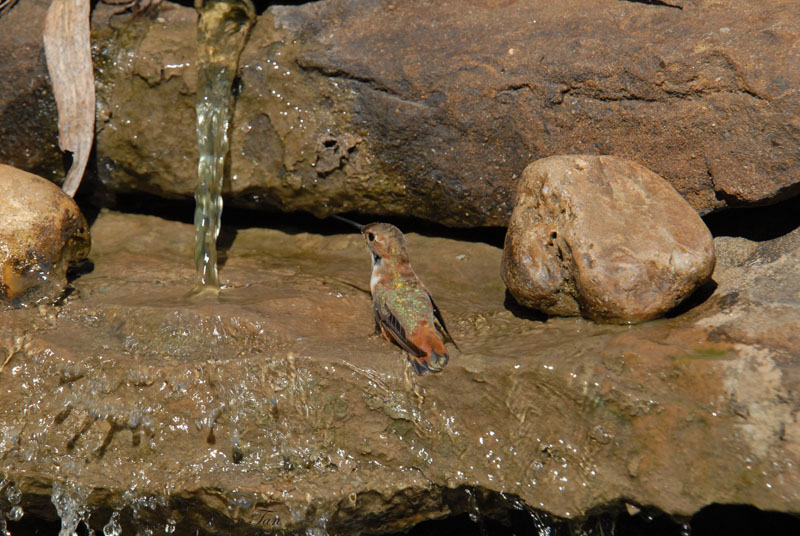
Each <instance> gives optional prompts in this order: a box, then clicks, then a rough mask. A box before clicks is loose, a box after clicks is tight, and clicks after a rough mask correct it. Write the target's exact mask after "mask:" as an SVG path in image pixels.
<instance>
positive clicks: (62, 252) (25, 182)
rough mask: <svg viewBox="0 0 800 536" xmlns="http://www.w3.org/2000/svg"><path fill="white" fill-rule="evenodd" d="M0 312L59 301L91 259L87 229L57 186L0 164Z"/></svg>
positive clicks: (67, 197) (71, 201) (73, 202)
mask: <svg viewBox="0 0 800 536" xmlns="http://www.w3.org/2000/svg"><path fill="white" fill-rule="evenodd" d="M0 191H2V192H3V195H2V196H0V310H2V309H7V308H18V307H26V306H29V305H36V304H39V303H44V302H46V301H48V300H52V299H54V298H56V297H57V296H58V295H59V294H60V293H61V292H62V291H63V289H64V287H65V286H66V284H67V279H66V273H67V268H68V267H69V265H70V264H73V263H77V262H79V261H81V260H83V259H85V258H86V257H87V256H88V255H89V250H90V248H91V239H90V236H89V225H88V223H87V222H86V218H84V216H83V214H82V213H81V211H80V209H79V208H78V205H76V204H75V201H73V200H72V198H71V197H70V196H68V195H67V194H65V193H64V192H62V191H61V189H60V188H58V187H57V186H56V185H55V184H53V183H51V182H50V181H48V180H46V179H43V178H41V177H39V176H37V175H33V174H31V173H27V172H25V171H22V170H20V169H17V168H14V167H11V166H6V165H3V164H0Z"/></svg>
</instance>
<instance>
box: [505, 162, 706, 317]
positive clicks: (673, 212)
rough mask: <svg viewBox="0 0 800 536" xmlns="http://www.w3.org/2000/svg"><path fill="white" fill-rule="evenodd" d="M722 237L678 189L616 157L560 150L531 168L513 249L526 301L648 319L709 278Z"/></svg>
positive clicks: (509, 267) (508, 277) (553, 309)
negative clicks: (718, 237)
mask: <svg viewBox="0 0 800 536" xmlns="http://www.w3.org/2000/svg"><path fill="white" fill-rule="evenodd" d="M713 270H714V243H713V241H712V238H711V233H710V232H709V231H708V229H707V228H706V226H705V224H704V223H703V220H701V219H700V217H699V216H698V215H697V213H696V212H695V211H694V209H692V207H690V206H689V204H688V203H687V202H686V201H685V200H684V199H683V198H681V196H680V195H678V193H677V192H676V191H675V189H674V188H672V186H670V185H669V183H667V182H666V181H664V180H663V179H662V178H661V177H659V176H658V175H656V174H655V173H653V172H651V171H649V170H648V169H646V168H644V167H643V166H641V165H639V164H636V163H635V162H631V161H628V160H624V159H620V158H615V157H613V156H587V155H582V156H553V157H550V158H544V159H542V160H538V161H536V162H534V163H532V164H531V165H530V166H528V167H527V168H525V171H524V172H523V174H522V179H521V181H520V183H519V191H518V192H517V204H516V206H515V208H514V212H513V214H512V216H511V221H510V223H509V227H508V231H507V234H506V241H505V249H504V254H503V267H502V274H503V280H504V281H505V282H506V285H507V287H508V289H509V291H510V292H511V294H512V295H513V296H514V298H516V300H517V301H518V302H520V303H521V304H523V305H525V306H527V307H531V308H534V309H538V310H540V311H543V312H545V313H547V314H551V315H577V314H581V315H583V316H585V317H586V318H591V319H593V320H596V321H599V322H640V321H643V320H649V319H651V318H655V317H657V316H660V315H662V314H664V313H665V312H667V311H668V310H670V309H672V308H673V307H675V306H676V305H677V304H679V303H680V302H681V301H682V300H683V299H684V298H686V297H687V296H689V295H690V294H691V293H692V292H694V291H695V290H696V289H697V288H698V287H699V286H700V285H702V284H703V283H705V282H706V281H708V279H709V278H710V277H711V273H712V272H713Z"/></svg>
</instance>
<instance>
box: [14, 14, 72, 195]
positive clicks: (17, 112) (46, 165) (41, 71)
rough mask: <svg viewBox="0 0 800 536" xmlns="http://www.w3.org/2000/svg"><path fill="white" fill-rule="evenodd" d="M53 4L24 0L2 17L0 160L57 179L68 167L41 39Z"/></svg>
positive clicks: (47, 177) (61, 177)
mask: <svg viewBox="0 0 800 536" xmlns="http://www.w3.org/2000/svg"><path fill="white" fill-rule="evenodd" d="M49 5H50V2H49V0H25V1H24V2H17V3H16V4H14V6H13V7H12V8H11V9H7V10H6V11H4V12H3V14H2V16H0V57H2V58H3V60H2V61H0V162H1V163H3V164H8V165H10V166H14V167H17V168H19V169H24V170H26V171H29V172H31V173H36V174H37V175H40V176H42V177H44V178H46V179H49V180H52V181H58V180H61V179H63V178H64V175H65V169H64V162H63V158H62V154H61V150H60V149H59V147H58V114H57V111H56V102H55V99H54V97H53V90H52V88H51V86H50V77H49V75H48V74H47V63H46V61H45V56H44V43H43V42H42V34H43V33H44V16H45V13H47V8H48V6H49Z"/></svg>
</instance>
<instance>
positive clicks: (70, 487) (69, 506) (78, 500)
mask: <svg viewBox="0 0 800 536" xmlns="http://www.w3.org/2000/svg"><path fill="white" fill-rule="evenodd" d="M88 498H89V490H88V489H84V488H81V487H80V486H78V485H77V484H76V483H74V482H54V483H53V492H52V495H51V496H50V501H51V502H52V503H53V506H55V507H56V512H58V517H60V518H61V530H60V531H59V532H58V536H73V534H75V531H76V530H77V528H78V524H79V523H80V522H81V521H83V520H84V519H86V515H87V510H86V501H87V499H88Z"/></svg>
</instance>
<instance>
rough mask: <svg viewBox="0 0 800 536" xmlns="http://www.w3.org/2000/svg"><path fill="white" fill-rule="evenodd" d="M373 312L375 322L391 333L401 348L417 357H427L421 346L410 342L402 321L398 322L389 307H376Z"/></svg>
mask: <svg viewBox="0 0 800 536" xmlns="http://www.w3.org/2000/svg"><path fill="white" fill-rule="evenodd" d="M372 311H373V312H374V313H375V321H376V322H377V323H378V324H380V325H381V326H382V327H383V328H384V329H385V330H386V331H387V333H389V336H390V337H391V338H392V340H393V341H394V342H396V343H397V344H398V345H399V346H400V348H402V349H403V350H405V351H406V352H408V353H409V354H411V355H413V356H415V357H422V356H424V355H425V352H424V351H423V350H421V349H420V348H419V346H417V345H416V344H414V343H413V342H411V341H409V340H408V338H407V337H406V330H405V329H403V326H402V325H401V324H400V321H399V320H397V317H396V316H394V315H393V314H392V312H391V311H390V310H389V308H388V307H385V306H379V305H375V306H373V308H372Z"/></svg>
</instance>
